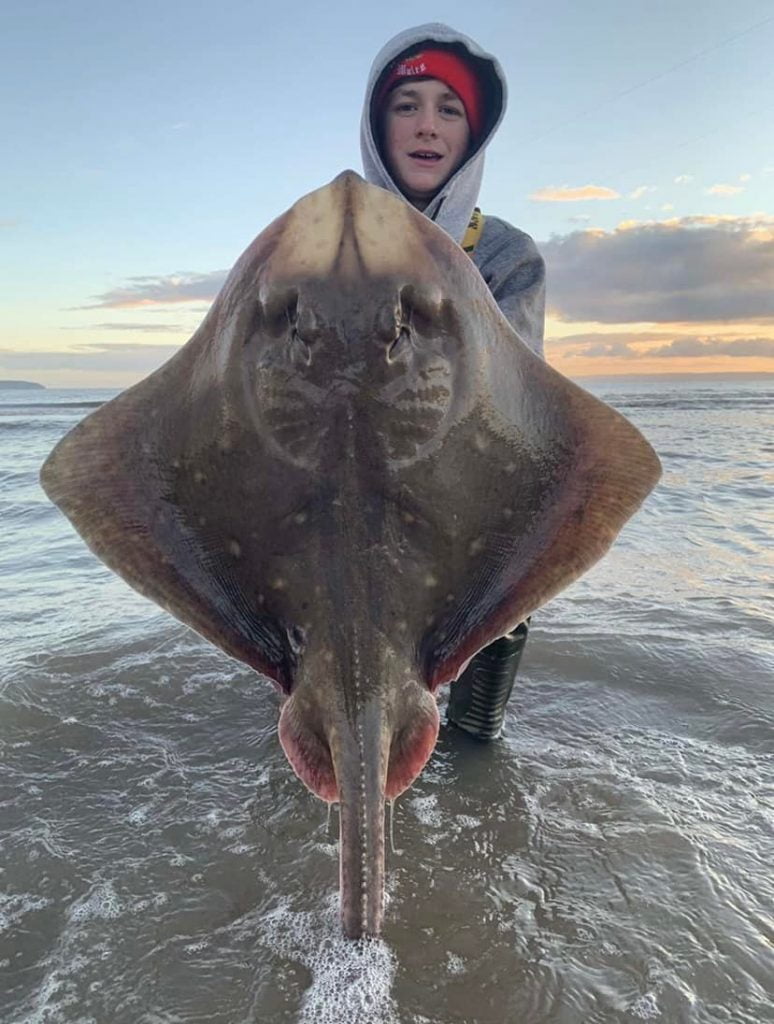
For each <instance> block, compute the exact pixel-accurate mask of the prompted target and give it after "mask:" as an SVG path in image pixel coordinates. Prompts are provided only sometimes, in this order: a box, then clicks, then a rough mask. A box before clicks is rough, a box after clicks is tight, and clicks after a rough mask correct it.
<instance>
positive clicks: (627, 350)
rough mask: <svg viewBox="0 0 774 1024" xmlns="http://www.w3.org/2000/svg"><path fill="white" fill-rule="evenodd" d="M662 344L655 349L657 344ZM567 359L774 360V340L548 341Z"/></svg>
mask: <svg viewBox="0 0 774 1024" xmlns="http://www.w3.org/2000/svg"><path fill="white" fill-rule="evenodd" d="M654 341H655V342H659V341H660V342H662V344H656V345H654V344H653V342H654ZM547 345H548V347H549V351H550V350H551V348H557V349H561V350H562V353H563V355H564V357H565V358H567V359H579V358H583V359H657V358H658V359H665V358H666V359H669V358H678V359H685V358H690V359H703V358H710V357H717V356H732V357H733V358H737V359H749V358H758V359H760V358H764V359H774V338H756V337H753V338H729V337H724V336H719V337H717V336H716V337H699V336H687V337H678V338H676V337H675V336H674V334H672V333H668V332H666V331H661V332H655V333H654V332H650V333H636V334H634V333H625V332H622V333H613V334H602V333H585V334H574V335H571V336H570V337H564V338H557V339H551V338H549V339H547Z"/></svg>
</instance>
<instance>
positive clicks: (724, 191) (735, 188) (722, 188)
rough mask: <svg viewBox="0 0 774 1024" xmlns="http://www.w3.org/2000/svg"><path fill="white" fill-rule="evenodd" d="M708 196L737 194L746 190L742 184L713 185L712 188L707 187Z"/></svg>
mask: <svg viewBox="0 0 774 1024" xmlns="http://www.w3.org/2000/svg"><path fill="white" fill-rule="evenodd" d="M705 191H706V193H707V195H708V196H735V195H736V194H737V192H744V188H743V187H742V186H741V185H723V184H720V185H713V186H712V188H708V189H705Z"/></svg>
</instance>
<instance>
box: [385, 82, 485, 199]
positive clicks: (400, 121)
mask: <svg viewBox="0 0 774 1024" xmlns="http://www.w3.org/2000/svg"><path fill="white" fill-rule="evenodd" d="M382 116H383V122H382V124H383V139H384V150H385V152H384V157H385V162H386V164H387V166H388V167H389V169H390V172H391V173H392V176H393V178H394V179H395V181H396V183H397V184H398V186H399V188H400V190H401V192H403V194H404V195H405V197H406V198H407V199H408V200H409V202H410V203H412V204H413V205H414V206H416V208H417V209H418V210H424V208H425V207H426V206H427V204H428V203H429V202H430V200H431V199H432V198H433V196H434V195H435V193H436V192H437V191H438V189H439V188H440V187H441V185H443V183H444V182H445V181H446V180H447V178H449V177H451V175H452V174H453V173H454V172H455V171H456V170H457V168H458V167H459V166H460V164H461V163H462V161H463V159H464V157H465V154H466V153H467V151H468V144H469V142H470V128H469V126H468V118H467V115H466V113H465V107H464V106H463V105H462V100H460V98H459V96H458V95H457V94H456V93H455V92H453V91H452V90H451V89H450V88H449V86H448V85H447V84H446V83H445V82H441V81H440V80H439V79H437V78H425V79H423V80H421V81H415V80H410V79H409V80H407V81H405V82H404V83H401V84H400V85H396V86H395V88H394V89H393V90H392V91H391V92H390V93H389V94H388V96H387V98H386V100H385V108H384V113H383V115H382Z"/></svg>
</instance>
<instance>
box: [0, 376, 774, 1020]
mask: <svg viewBox="0 0 774 1024" xmlns="http://www.w3.org/2000/svg"><path fill="white" fill-rule="evenodd" d="M591 386H592V388H593V390H595V392H596V393H598V394H600V395H601V396H602V397H604V398H605V399H606V400H608V401H610V402H611V404H614V405H616V406H617V407H618V408H620V409H621V410H622V411H624V413H625V414H626V415H628V416H629V417H630V418H631V419H633V420H634V421H635V422H636V423H637V424H638V426H640V427H641V429H643V430H644V431H645V433H646V434H647V436H648V437H649V438H650V440H651V441H652V442H653V443H654V445H655V447H656V449H657V450H658V451H659V453H660V454H661V456H662V459H663V461H664V464H665V477H664V481H663V484H662V485H661V486H660V487H659V489H658V490H657V491H656V493H655V494H654V495H653V496H652V497H651V498H650V499H649V500H648V502H647V504H646V507H645V508H644V509H643V511H642V513H641V514H640V515H639V516H638V517H636V518H635V520H634V521H633V522H632V523H631V524H630V525H629V526H628V527H627V528H626V530H625V531H624V534H623V535H622V537H621V539H620V541H619V542H618V544H617V545H616V547H615V548H614V550H613V552H612V553H611V554H610V555H609V556H608V558H607V559H605V560H604V561H603V562H602V563H601V564H600V565H599V566H597V567H596V568H595V569H594V570H592V572H591V573H589V574H588V576H586V577H585V578H584V579H583V580H582V581H580V582H579V583H578V584H576V585H575V586H574V587H572V588H571V589H570V590H569V591H567V592H566V593H565V594H563V595H562V596H560V597H559V598H557V599H556V600H554V601H553V602H552V603H551V604H550V606H549V607H547V608H546V609H544V610H543V611H542V612H540V613H539V614H538V615H537V616H536V617H535V620H534V625H533V630H532V634H531V638H530V643H529V645H528V648H527V652H526V654H525V658H524V663H523V673H522V675H521V678H520V683H519V686H518V687H517V689H516V691H515V693H514V697H513V699H512V702H511V707H510V713H509V718H508V722H507V729H506V735H505V737H504V738H503V740H502V741H500V742H498V743H496V744H493V745H491V746H480V745H477V744H474V743H473V742H471V741H468V740H466V738H465V737H464V736H463V735H461V734H457V733H446V732H445V731H443V732H442V735H441V740H440V742H439V746H438V749H437V751H436V754H435V755H434V757H433V759H432V760H431V762H430V764H429V766H428V768H427V769H426V771H425V772H424V773H423V774H422V776H421V777H420V779H419V780H418V782H417V783H416V785H415V786H414V787H413V788H412V789H411V790H410V791H409V792H408V793H406V794H405V795H404V796H403V797H402V798H401V799H400V800H399V801H398V803H397V807H396V812H395V833H396V836H395V843H396V846H397V847H398V850H399V851H400V852H395V853H390V852H388V882H387V885H388V897H389V904H388V908H387V922H386V927H385V937H384V941H383V942H372V943H365V944H350V943H345V942H343V940H341V939H340V938H339V933H338V927H337V911H336V894H337V872H338V862H337V850H336V845H335V842H333V841H332V835H333V833H334V832H335V828H336V824H335V820H334V822H332V823H331V824H330V826H328V825H327V822H326V811H325V808H324V806H323V805H322V804H320V803H319V802H318V801H316V800H315V799H314V798H313V797H312V796H310V795H309V794H308V793H307V792H306V791H305V790H304V789H303V788H302V786H301V785H300V783H299V782H298V781H297V780H296V778H295V776H293V775H292V773H291V771H290V770H289V768H288V766H287V763H286V761H285V758H284V756H283V754H282V752H281V750H280V749H279V744H278V742H277V739H276V728H275V723H276V717H277V708H278V701H277V698H276V696H275V695H274V693H273V691H272V690H271V689H270V688H269V687H268V686H267V685H266V684H264V683H262V682H261V680H260V679H258V678H257V677H256V676H255V675H254V674H252V673H251V672H249V671H248V670H247V669H245V668H243V667H242V666H240V665H237V664H235V663H233V662H230V661H228V660H227V659H226V658H225V657H224V656H222V655H220V654H219V653H218V652H217V651H215V650H214V649H211V648H209V647H208V646H207V645H206V644H205V643H204V642H203V641H201V640H199V639H198V638H197V637H195V636H194V635H193V634H191V633H189V632H188V631H186V630H185V629H183V628H182V627H180V626H178V625H177V624H176V623H175V622H174V621H172V620H170V619H169V618H168V617H167V616H165V615H164V614H163V613H162V612H160V611H158V610H157V609H155V607H154V606H152V605H149V604H147V603H146V602H144V601H143V600H142V599H141V598H140V597H138V596H137V595H136V594H134V593H132V592H131V591H129V590H128V589H127V588H126V586H125V585H124V584H122V583H121V582H120V581H119V580H118V579H117V578H115V577H113V576H112V575H111V574H110V572H109V571H108V570H107V569H105V568H104V567H103V566H101V565H100V564H99V563H97V562H96V561H95V559H94V558H93V557H92V556H91V555H90V554H89V552H88V551H87V550H86V549H85V547H84V546H83V544H82V543H81V542H80V541H79V540H78V539H77V538H76V536H75V535H74V534H73V533H72V531H71V529H70V527H69V526H68V525H67V524H66V522H65V520H64V519H63V518H62V517H61V516H60V515H59V514H58V513H57V511H56V510H55V509H54V508H53V507H52V506H50V505H49V504H48V503H47V501H46V500H45V497H44V496H43V494H42V492H41V491H40V490H39V488H38V485H37V482H36V473H37V467H38V465H39V463H40V461H41V460H42V458H43V457H44V455H45V454H46V452H47V451H48V450H49V448H50V447H51V446H52V445H53V443H54V441H55V440H56V438H57V437H59V436H61V434H62V433H63V432H64V430H65V429H67V427H69V426H70V425H71V424H72V423H74V422H75V421H77V420H78V419H79V418H80V417H81V416H82V415H84V414H85V412H86V411H87V409H86V408H85V406H86V404H88V403H94V402H97V401H99V400H100V399H101V398H103V397H105V396H103V395H94V393H82V394H78V393H74V392H60V393H57V392H43V393H36V394H35V397H34V402H30V399H29V396H27V398H26V404H25V403H23V402H22V401H21V397H20V396H19V394H18V393H16V394H15V395H13V397H12V398H9V400H8V402H5V397H6V396H0V405H2V403H3V402H5V405H3V407H2V408H0V508H1V509H2V521H3V532H4V541H5V543H4V544H3V545H2V549H0V569H1V570H2V581H3V589H2V593H1V594H0V600H2V603H3V604H2V613H3V622H4V628H5V637H4V639H5V643H4V649H3V653H4V659H3V665H2V670H1V671H2V676H1V677H0V701H2V707H1V713H0V739H1V741H2V745H3V764H4V766H5V772H4V779H3V792H2V822H3V830H2V834H1V835H0V842H1V843H2V859H3V865H4V868H5V870H4V876H3V887H2V889H3V892H2V895H1V896H0V966H1V967H2V971H3V974H4V977H5V984H4V986H3V995H2V996H1V997H0V1000H1V1001H0V1019H2V1020H3V1021H4V1022H5V1021H8V1022H9V1024H22V1022H24V1024H33V1022H34V1024H54V1022H56V1024H58V1022H63V1024H75V1022H83V1024H86V1022H93V1024H108V1022H109V1024H198V1022H202V1024H203V1022H207V1024H243V1022H244V1024H247V1022H264V1021H266V1022H272V1024H273V1022H280V1024H281V1022H288V1024H290V1022H303V1024H306V1022H323V1024H327V1022H329V1021H330V1022H334V1021H335V1022H336V1024H339V1022H342V1021H344V1022H347V1024H358V1022H366V1021H368V1022H390V1024H395V1022H398V1024H453V1022H467V1024H470V1022H480V1024H502V1022H519V1024H522V1022H523V1024H542V1022H545V1024H549V1022H550V1024H581V1022H582V1024H589V1022H592V1024H617V1022H626V1021H643V1020H654V1021H662V1022H665V1024H681V1022H701V1024H704V1022H733V1024H765V1022H767V1021H774V1011H773V1010H772V1005H774V1002H773V998H772V997H773V996H774V992H772V988H773V985H774V982H773V979H774V952H773V947H774V920H773V919H772V906H774V882H773V881H772V873H771V864H772V863H773V862H774V841H773V840H772V835H773V833H774V799H772V792H773V789H772V782H774V767H773V766H772V756H771V755H772V749H774V747H773V744H772V738H773V736H774V729H773V726H774V696H772V687H771V680H772V678H774V653H773V651H774V643H773V642H772V641H773V640H774V631H773V629H772V621H773V620H774V614H773V613H774V608H773V607H772V605H773V604H774V600H773V597H772V592H771V588H770V581H771V578H772V568H773V566H772V561H773V560H774V556H773V555H772V552H774V544H773V543H772V541H773V540H774V501H772V498H774V474H773V472H772V461H771V455H772V440H771V439H772V437H774V431H772V413H771V410H772V408H774V405H773V404H772V398H774V386H772V385H771V384H769V382H768V381H767V380H766V378H762V379H760V380H758V381H755V380H744V381H739V380H734V379H732V380H730V381H729V382H724V381H722V380H717V381H713V382H711V383H709V384H708V383H707V382H706V381H701V380H696V381H693V382H691V381H688V382H680V383H674V382H673V383H670V382H669V381H665V380H663V379H661V380H655V379H654V380H638V379H632V380H625V381H622V380H620V379H619V380H615V381H613V380H611V381H599V382H591ZM11 402H12V403H13V407H11V404H10V403H11Z"/></svg>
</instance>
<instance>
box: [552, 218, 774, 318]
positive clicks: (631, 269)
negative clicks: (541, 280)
mask: <svg viewBox="0 0 774 1024" xmlns="http://www.w3.org/2000/svg"><path fill="white" fill-rule="evenodd" d="M540 248H541V251H542V253H543V256H544V257H545V260H546V264H547V268H548V275H547V280H548V306H549V310H550V312H551V314H552V315H554V316H556V317H557V318H559V319H561V320H566V321H573V320H574V321H585V322H591V321H597V322H600V323H670V322H671V323H675V322H705V323H706V322H709V321H715V322H717V321H730V320H741V321H744V320H749V321H759V322H760V321H761V320H764V321H766V320H769V319H774V217H765V216H763V215H761V216H760V217H746V218H745V217H742V218H734V217H685V218H682V219H673V220H669V221H660V222H659V221H656V222H649V223H637V222H628V223H626V224H625V225H621V226H619V227H618V228H616V229H615V230H614V231H609V232H605V231H601V230H598V229H594V230H587V231H575V232H572V233H571V234H569V235H564V236H558V237H553V238H551V239H550V240H549V241H548V242H544V243H542V244H541V246H540Z"/></svg>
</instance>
